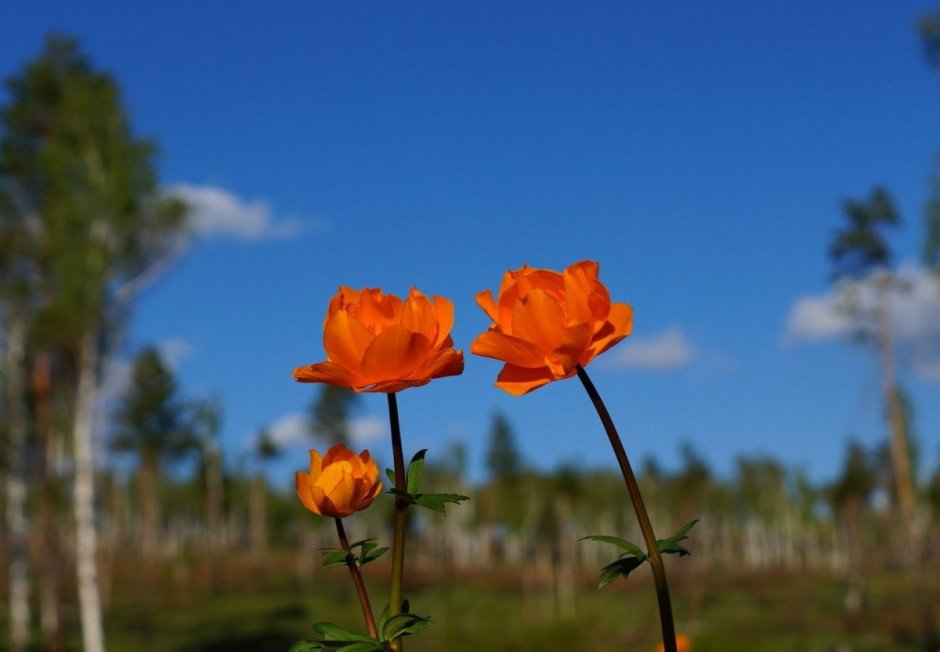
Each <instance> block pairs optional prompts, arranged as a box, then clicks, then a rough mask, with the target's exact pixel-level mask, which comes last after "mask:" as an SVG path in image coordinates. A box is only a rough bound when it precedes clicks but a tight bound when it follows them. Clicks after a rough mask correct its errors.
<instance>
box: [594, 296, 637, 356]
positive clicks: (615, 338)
mask: <svg viewBox="0 0 940 652" xmlns="http://www.w3.org/2000/svg"><path fill="white" fill-rule="evenodd" d="M632 331H633V308H632V307H630V306H629V305H627V304H625V303H613V304H611V306H610V317H609V321H607V322H606V323H605V324H604V326H603V327H602V328H601V330H600V331H598V332H597V333H596V334H595V335H594V341H593V342H592V344H591V347H590V351H589V354H590V358H589V359H588V360H584V361H583V362H582V364H587V363H588V362H589V361H590V359H592V358H594V357H595V356H598V355H600V354H601V353H603V352H604V351H606V350H607V349H609V348H610V347H612V346H613V345H614V344H617V342H619V341H620V340H622V339H623V338H625V337H627V336H628V335H629V334H630V333H631V332H632Z"/></svg>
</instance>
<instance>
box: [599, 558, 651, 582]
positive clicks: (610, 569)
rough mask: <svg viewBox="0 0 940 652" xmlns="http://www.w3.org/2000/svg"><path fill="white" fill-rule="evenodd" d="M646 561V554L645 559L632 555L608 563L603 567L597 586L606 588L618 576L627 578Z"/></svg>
mask: <svg viewBox="0 0 940 652" xmlns="http://www.w3.org/2000/svg"><path fill="white" fill-rule="evenodd" d="M644 561H646V557H645V556H644V558H643V559H640V558H639V557H634V556H632V555H631V556H629V557H621V558H620V559H618V560H617V561H615V562H613V563H611V564H607V565H606V566H604V567H603V568H602V569H601V575H600V578H599V579H598V582H597V588H599V589H602V588H604V587H605V586H607V585H608V584H610V583H611V582H613V581H614V580H615V579H617V578H618V577H623V578H624V579H627V577H628V576H629V575H630V573H632V572H633V571H634V570H636V569H637V568H639V567H640V565H641V564H642V563H643V562H644Z"/></svg>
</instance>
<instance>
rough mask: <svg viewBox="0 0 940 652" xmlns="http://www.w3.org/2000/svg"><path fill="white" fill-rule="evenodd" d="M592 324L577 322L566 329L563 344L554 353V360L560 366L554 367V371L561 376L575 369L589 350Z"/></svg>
mask: <svg viewBox="0 0 940 652" xmlns="http://www.w3.org/2000/svg"><path fill="white" fill-rule="evenodd" d="M592 330H593V326H592V325H591V324H577V325H576V326H572V327H570V328H566V329H565V335H564V338H563V339H562V342H561V345H560V346H559V347H558V348H557V349H555V351H554V352H553V353H552V356H551V357H552V359H553V361H554V362H555V363H556V364H557V365H558V367H556V368H553V369H552V372H553V373H555V374H556V375H559V376H568V375H570V373H571V372H573V371H574V369H575V366H576V365H578V364H579V363H580V361H579V358H580V356H581V354H582V353H583V352H584V351H585V350H587V348H588V347H589V346H590V344H591V335H593V333H592V332H591V331H592Z"/></svg>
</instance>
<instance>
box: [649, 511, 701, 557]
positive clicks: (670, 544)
mask: <svg viewBox="0 0 940 652" xmlns="http://www.w3.org/2000/svg"><path fill="white" fill-rule="evenodd" d="M696 523H698V519H695V520H692V521H689V522H688V523H686V524H685V525H683V526H682V527H681V528H680V529H679V531H678V532H676V533H675V534H673V535H672V536H671V537H669V538H668V539H658V540H657V541H656V545H658V546H659V551H660V552H662V553H665V554H671V555H679V556H680V557H685V556H687V555H690V554H692V553H690V552H689V551H688V550H686V549H685V547H684V546H681V545H679V542H680V541H684V540H685V539H688V538H689V537H688V536H687V535H688V533H689V530H691V529H692V528H693V527H694V526H695V524H696Z"/></svg>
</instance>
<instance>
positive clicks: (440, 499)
mask: <svg viewBox="0 0 940 652" xmlns="http://www.w3.org/2000/svg"><path fill="white" fill-rule="evenodd" d="M463 500H470V497H469V496H462V495H460V494H417V495H416V496H414V503H415V504H416V505H421V507H426V508H428V509H430V510H432V511H435V512H438V513H440V514H447V510H446V509H445V508H444V503H455V504H460V502H461V501H463Z"/></svg>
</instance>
